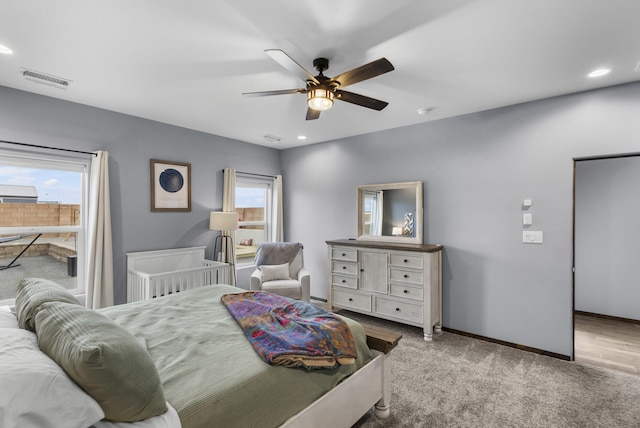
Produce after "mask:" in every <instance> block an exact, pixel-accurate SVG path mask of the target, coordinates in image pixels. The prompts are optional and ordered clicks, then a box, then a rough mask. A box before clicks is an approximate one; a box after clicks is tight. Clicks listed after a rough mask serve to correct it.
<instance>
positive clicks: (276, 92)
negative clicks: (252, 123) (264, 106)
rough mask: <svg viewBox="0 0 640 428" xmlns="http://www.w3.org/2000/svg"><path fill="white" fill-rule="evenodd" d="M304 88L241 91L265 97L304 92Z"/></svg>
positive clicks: (253, 95)
mask: <svg viewBox="0 0 640 428" xmlns="http://www.w3.org/2000/svg"><path fill="white" fill-rule="evenodd" d="M306 93H307V90H306V89H282V90H279V91H261V92H243V93H242V95H247V96H250V97H266V96H269V95H288V94H306Z"/></svg>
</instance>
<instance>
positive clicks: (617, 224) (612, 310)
mask: <svg viewBox="0 0 640 428" xmlns="http://www.w3.org/2000/svg"><path fill="white" fill-rule="evenodd" d="M638 189H640V157H625V158H616V159H598V160H585V161H580V162H577V163H576V198H575V201H576V202H575V209H576V216H575V218H576V220H575V230H576V232H575V234H576V237H575V258H576V275H575V302H576V303H575V308H576V309H577V310H580V311H585V312H592V313H596V314H603V315H612V316H616V317H622V318H630V319H635V320H640V305H639V304H638V302H640V275H639V273H640V269H639V268H638V259H639V257H638V256H639V255H640V252H639V251H638V243H640V226H639V223H638V222H639V221H640V194H639V191H638Z"/></svg>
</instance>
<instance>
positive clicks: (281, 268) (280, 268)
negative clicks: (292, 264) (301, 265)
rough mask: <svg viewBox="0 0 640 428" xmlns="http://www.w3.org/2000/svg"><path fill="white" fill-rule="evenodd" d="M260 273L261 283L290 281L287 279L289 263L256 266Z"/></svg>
mask: <svg viewBox="0 0 640 428" xmlns="http://www.w3.org/2000/svg"><path fill="white" fill-rule="evenodd" d="M258 268H259V269H260V271H261V272H262V281H263V282H267V281H277V280H280V279H290V277H289V263H284V264H281V265H262V266H258Z"/></svg>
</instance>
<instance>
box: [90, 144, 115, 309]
mask: <svg viewBox="0 0 640 428" xmlns="http://www.w3.org/2000/svg"><path fill="white" fill-rule="evenodd" d="M87 244H88V251H87V260H88V262H87V274H86V284H87V299H86V306H87V307H88V308H91V309H96V308H103V307H106V306H113V248H112V243H111V203H110V201H109V153H107V152H105V151H98V152H97V155H96V156H94V158H93V159H92V161H91V175H90V178H89V214H88V239H87Z"/></svg>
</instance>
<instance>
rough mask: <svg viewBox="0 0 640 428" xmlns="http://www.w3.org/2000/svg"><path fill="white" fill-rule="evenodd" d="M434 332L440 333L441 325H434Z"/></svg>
mask: <svg viewBox="0 0 640 428" xmlns="http://www.w3.org/2000/svg"><path fill="white" fill-rule="evenodd" d="M433 330H434V332H436V333H442V325H440V324H436V326H435V327H434V329H433Z"/></svg>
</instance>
